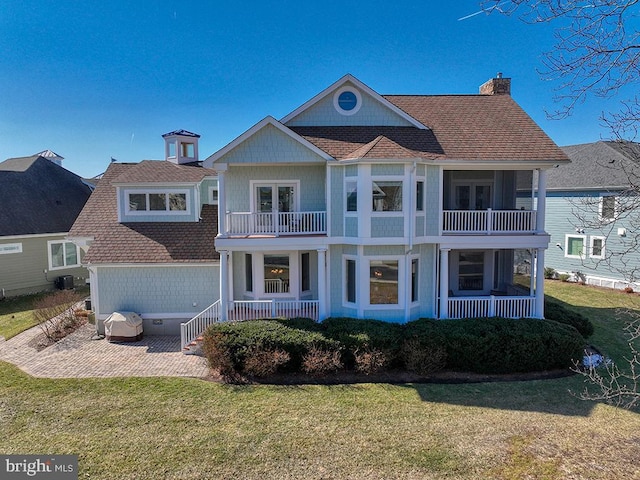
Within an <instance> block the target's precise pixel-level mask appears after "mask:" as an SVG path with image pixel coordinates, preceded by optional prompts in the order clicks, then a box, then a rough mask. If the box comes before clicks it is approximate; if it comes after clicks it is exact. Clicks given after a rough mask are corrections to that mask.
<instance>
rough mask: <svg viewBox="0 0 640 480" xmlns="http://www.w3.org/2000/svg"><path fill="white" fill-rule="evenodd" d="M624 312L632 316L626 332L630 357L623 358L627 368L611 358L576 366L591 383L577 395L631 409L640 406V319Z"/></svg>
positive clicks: (634, 313) (633, 314)
mask: <svg viewBox="0 0 640 480" xmlns="http://www.w3.org/2000/svg"><path fill="white" fill-rule="evenodd" d="M621 313H622V314H625V315H630V316H631V320H630V321H629V322H628V323H627V326H626V327H625V329H624V332H625V336H626V337H627V342H628V346H629V354H628V356H627V357H625V358H624V360H625V368H624V369H620V368H619V367H618V365H617V364H615V363H614V362H613V361H612V360H611V359H609V358H604V361H603V362H602V363H601V364H600V365H595V364H589V365H587V366H586V367H580V366H579V365H576V368H575V369H574V371H575V372H577V373H579V374H580V375H582V376H583V377H585V381H586V382H587V383H588V385H587V386H586V387H585V388H584V390H583V391H582V392H581V393H580V394H578V397H580V398H581V399H583V400H596V401H603V402H605V403H608V404H610V405H615V406H617V407H622V408H627V409H632V408H637V407H638V406H640V351H639V345H638V342H639V341H640V316H639V315H638V313H637V312H630V311H624V312H621ZM627 367H628V368H627Z"/></svg>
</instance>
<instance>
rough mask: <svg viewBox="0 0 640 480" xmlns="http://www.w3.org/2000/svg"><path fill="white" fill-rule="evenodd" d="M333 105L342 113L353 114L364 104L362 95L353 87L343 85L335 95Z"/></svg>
mask: <svg viewBox="0 0 640 480" xmlns="http://www.w3.org/2000/svg"><path fill="white" fill-rule="evenodd" d="M333 106H334V107H335V109H336V110H337V111H338V113H340V114H342V115H353V114H354V113H356V112H357V111H358V110H360V107H361V106H362V97H361V96H360V92H358V91H357V90H356V89H355V88H353V87H343V88H341V89H340V90H338V91H337V92H336V93H335V94H334V95H333Z"/></svg>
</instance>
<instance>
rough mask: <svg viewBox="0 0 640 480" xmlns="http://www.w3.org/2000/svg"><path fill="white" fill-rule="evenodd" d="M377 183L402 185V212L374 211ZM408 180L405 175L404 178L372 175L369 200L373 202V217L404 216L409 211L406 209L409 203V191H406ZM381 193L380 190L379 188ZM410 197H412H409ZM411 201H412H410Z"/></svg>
mask: <svg viewBox="0 0 640 480" xmlns="http://www.w3.org/2000/svg"><path fill="white" fill-rule="evenodd" d="M377 183H399V184H400V192H401V195H402V204H401V208H400V210H374V209H373V200H374V198H373V193H374V190H375V188H376V187H378V185H377ZM407 183H408V182H407V180H406V177H405V176H404V174H403V175H402V176H400V175H393V176H392V175H371V189H370V190H369V191H370V192H371V196H370V197H369V200H370V201H371V207H372V208H371V216H372V217H389V216H404V214H405V212H406V211H407V209H406V208H405V205H406V203H407V200H408V199H407V198H406V197H407V191H406V187H407ZM378 190H379V191H382V190H380V188H379V187H378ZM409 196H410V195H409ZM409 201H410V200H409Z"/></svg>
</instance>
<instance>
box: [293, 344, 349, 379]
mask: <svg viewBox="0 0 640 480" xmlns="http://www.w3.org/2000/svg"><path fill="white" fill-rule="evenodd" d="M341 368H342V361H341V360H340V351H339V350H326V349H324V348H321V347H317V346H315V345H314V346H312V347H311V348H310V349H309V351H308V352H307V353H305V355H304V357H303V358H302V370H303V371H304V372H305V373H310V374H312V375H323V374H327V373H333V372H336V371H338V370H340V369H341Z"/></svg>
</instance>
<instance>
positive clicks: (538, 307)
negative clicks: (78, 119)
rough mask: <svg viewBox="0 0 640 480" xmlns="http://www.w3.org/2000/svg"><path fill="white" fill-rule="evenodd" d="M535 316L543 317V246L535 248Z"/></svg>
mask: <svg viewBox="0 0 640 480" xmlns="http://www.w3.org/2000/svg"><path fill="white" fill-rule="evenodd" d="M535 275H536V300H535V302H536V303H535V309H534V310H535V312H534V313H535V318H544V248H538V249H536V270H535Z"/></svg>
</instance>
